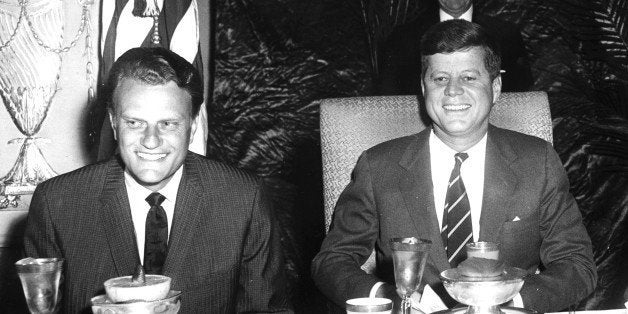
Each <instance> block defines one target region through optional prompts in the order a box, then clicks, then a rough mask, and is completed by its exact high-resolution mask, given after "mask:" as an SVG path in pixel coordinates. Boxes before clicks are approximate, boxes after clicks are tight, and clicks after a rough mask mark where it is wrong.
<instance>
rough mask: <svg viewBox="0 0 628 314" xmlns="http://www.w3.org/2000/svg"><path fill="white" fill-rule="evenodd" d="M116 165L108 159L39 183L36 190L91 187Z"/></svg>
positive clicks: (67, 189)
mask: <svg viewBox="0 0 628 314" xmlns="http://www.w3.org/2000/svg"><path fill="white" fill-rule="evenodd" d="M116 163H118V161H117V160H115V159H110V160H106V161H102V162H98V163H95V164H90V165H86V166H83V167H80V168H78V169H75V170H72V171H70V172H66V173H63V174H60V175H58V176H55V177H52V178H50V179H48V180H46V181H44V182H42V183H40V184H39V185H38V186H37V188H38V189H61V190H63V191H69V190H77V189H81V188H87V187H91V186H94V185H96V184H97V182H101V181H103V178H104V177H105V175H106V173H107V170H108V169H109V168H110V167H111V166H113V165H114V164H116Z"/></svg>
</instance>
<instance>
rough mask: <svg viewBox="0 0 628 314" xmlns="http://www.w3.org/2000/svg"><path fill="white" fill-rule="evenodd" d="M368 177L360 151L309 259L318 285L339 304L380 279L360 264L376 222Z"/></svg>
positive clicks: (369, 247) (368, 251) (369, 246)
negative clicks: (326, 230) (319, 243)
mask: <svg viewBox="0 0 628 314" xmlns="http://www.w3.org/2000/svg"><path fill="white" fill-rule="evenodd" d="M371 180H372V178H371V174H370V171H369V166H368V161H367V157H366V154H363V155H362V156H361V157H360V158H359V160H358V162H357V165H356V167H355V169H354V170H353V174H352V178H351V182H350V183H349V185H347V187H346V188H345V190H344V191H343V192H342V194H341V195H340V197H339V199H338V202H337V203H336V208H335V210H334V217H333V222H332V225H331V227H330V230H329V233H328V234H327V236H326V238H325V240H324V241H323V244H322V247H321V250H320V252H319V253H318V254H317V255H316V257H315V258H314V260H313V262H312V277H313V279H314V282H315V283H316V285H317V286H318V288H319V289H320V290H321V292H323V293H324V294H325V295H326V296H327V297H328V298H330V299H331V300H332V301H334V303H336V304H338V305H339V306H341V307H343V308H344V304H345V301H346V300H348V299H352V298H358V297H368V296H369V292H370V290H371V288H372V287H373V285H374V284H375V283H377V282H378V281H381V280H379V279H378V278H377V277H375V276H373V275H370V274H367V273H365V272H364V271H363V270H362V269H361V268H360V267H361V266H362V264H364V262H365V261H366V260H367V259H368V257H369V256H370V254H371V252H372V251H373V247H374V244H375V241H376V239H377V231H378V226H379V222H378V215H377V210H376V208H375V202H374V193H373V186H372V181H371Z"/></svg>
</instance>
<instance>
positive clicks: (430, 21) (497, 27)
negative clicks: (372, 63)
mask: <svg viewBox="0 0 628 314" xmlns="http://www.w3.org/2000/svg"><path fill="white" fill-rule="evenodd" d="M420 3H421V6H420V8H419V9H420V10H419V11H418V12H417V13H418V15H417V16H415V17H414V19H412V20H410V21H407V23H405V24H401V25H398V26H396V27H395V28H394V29H393V30H392V32H391V33H390V35H389V36H388V37H387V38H386V40H385V41H384V42H383V43H382V44H381V46H380V47H379V50H380V51H379V55H378V56H379V57H380V58H381V60H379V63H378V64H379V78H378V80H377V81H376V82H375V89H376V91H375V92H376V93H378V94H381V95H408V94H417V93H419V85H420V77H419V76H418V75H417V73H418V72H420V70H421V60H420V58H419V54H420V52H421V36H423V34H425V32H426V31H427V29H428V28H429V27H430V26H432V25H434V24H436V23H438V22H442V21H446V20H450V19H463V20H467V21H469V22H474V23H478V24H480V25H481V26H482V27H484V28H485V30H486V31H487V32H488V33H489V35H491V36H493V38H494V39H495V40H496V41H497V42H498V44H499V46H500V47H499V50H500V52H501V53H500V54H501V57H502V62H501V70H503V72H502V75H501V76H502V91H506V92H513V91H517V92H518V91H527V90H528V89H529V88H530V87H531V86H532V83H533V80H532V74H531V71H530V66H529V62H528V60H527V56H526V55H527V53H526V49H525V45H524V42H523V38H522V37H521V31H520V29H519V27H518V26H517V25H515V24H513V23H511V22H508V21H505V20H502V19H500V18H499V17H496V16H490V15H486V14H482V12H480V10H478V9H476V8H474V6H473V1H472V0H438V1H437V0H428V1H420Z"/></svg>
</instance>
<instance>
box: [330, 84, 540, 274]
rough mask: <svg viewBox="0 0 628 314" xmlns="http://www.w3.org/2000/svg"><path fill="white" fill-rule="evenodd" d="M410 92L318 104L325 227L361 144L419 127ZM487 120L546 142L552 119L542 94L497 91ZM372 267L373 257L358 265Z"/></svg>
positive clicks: (414, 99) (419, 129) (422, 124)
mask: <svg viewBox="0 0 628 314" xmlns="http://www.w3.org/2000/svg"><path fill="white" fill-rule="evenodd" d="M418 108H419V106H418V101H417V97H416V96H374V97H355V98H334V99H324V100H321V102H320V134H321V150H322V162H323V191H324V202H325V203H324V210H325V228H326V229H325V230H328V229H329V225H330V223H331V219H332V214H333V211H334V206H335V204H336V201H337V200H338V197H339V196H340V193H341V192H342V190H343V189H344V187H345V186H346V185H347V184H348V183H349V180H350V176H351V171H352V169H353V167H354V166H355V163H356V161H357V159H358V157H359V155H360V154H361V153H362V151H364V150H366V149H367V148H369V147H371V146H374V145H376V144H379V143H381V142H384V141H386V140H389V139H393V138H396V137H400V136H404V135H409V134H412V133H416V132H419V131H421V130H422V129H424V128H425V127H426V125H425V124H424V123H423V122H422V121H421V119H420V117H419V110H418ZM489 121H490V123H492V124H494V125H496V126H499V127H502V128H506V129H510V130H514V131H518V132H521V133H526V134H530V135H534V136H537V137H540V138H542V139H544V140H546V141H548V142H550V143H551V142H552V120H551V116H550V109H549V103H548V99H547V94H546V93H545V92H520V93H503V94H502V95H501V97H500V98H499V100H498V102H497V103H496V104H495V106H494V107H493V110H492V111H491V115H490V117H489ZM373 267H374V258H373V255H371V258H370V259H369V261H367V263H365V264H364V265H363V267H362V268H363V269H364V270H365V271H366V272H371V271H372V269H373Z"/></svg>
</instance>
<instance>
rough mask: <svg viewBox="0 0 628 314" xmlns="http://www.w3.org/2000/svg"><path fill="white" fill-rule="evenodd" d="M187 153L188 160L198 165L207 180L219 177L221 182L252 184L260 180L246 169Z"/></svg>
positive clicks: (256, 183)
mask: <svg viewBox="0 0 628 314" xmlns="http://www.w3.org/2000/svg"><path fill="white" fill-rule="evenodd" d="M188 154H189V159H190V161H191V162H192V163H193V164H195V165H196V166H198V168H199V169H200V171H201V172H202V174H203V178H207V179H208V180H212V181H217V180H214V179H217V178H220V179H222V182H225V183H227V184H253V185H258V184H259V182H260V181H261V178H260V177H259V176H257V175H256V174H254V173H252V172H250V171H248V170H245V169H241V168H238V167H236V166H233V165H230V164H227V163H225V162H222V161H219V160H215V159H211V158H208V157H205V156H201V155H198V154H195V153H192V152H189V153H188ZM212 178H213V179H212ZM218 181H221V180H218Z"/></svg>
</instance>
